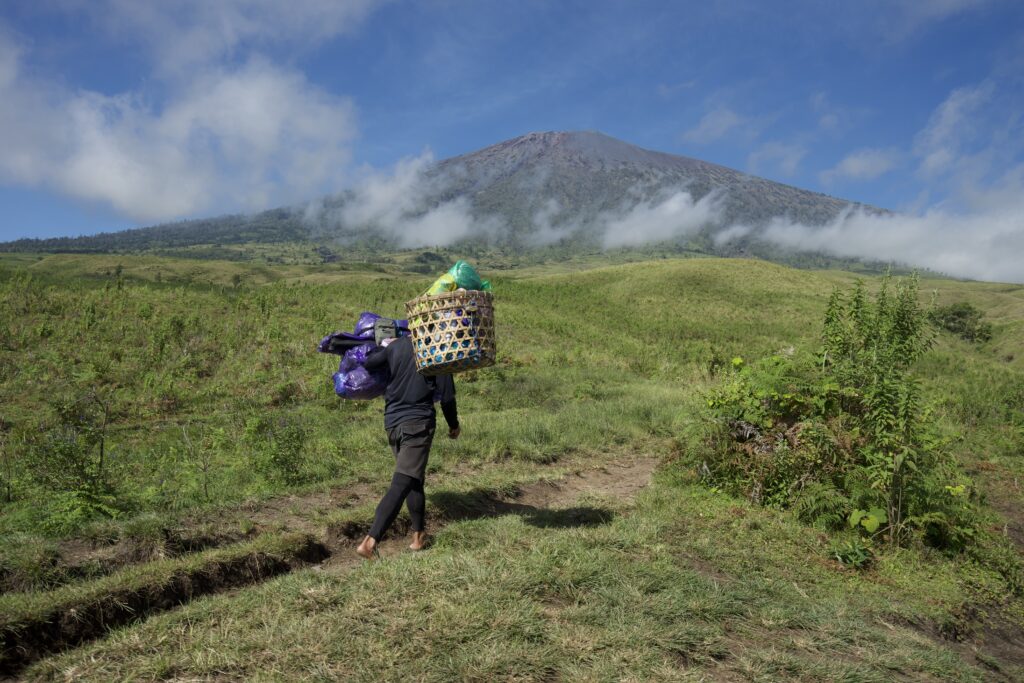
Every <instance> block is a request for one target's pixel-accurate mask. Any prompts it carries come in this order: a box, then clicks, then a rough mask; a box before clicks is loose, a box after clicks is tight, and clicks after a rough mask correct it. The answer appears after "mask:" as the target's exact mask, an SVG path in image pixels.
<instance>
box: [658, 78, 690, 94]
mask: <svg viewBox="0 0 1024 683" xmlns="http://www.w3.org/2000/svg"><path fill="white" fill-rule="evenodd" d="M695 85H697V79H695V78H694V79H691V80H689V81H680V82H678V83H659V84H658V94H659V95H661V96H662V97H672V96H673V95H676V94H678V93H680V92H682V91H683V90H689V89H690V88H692V87H694V86H695Z"/></svg>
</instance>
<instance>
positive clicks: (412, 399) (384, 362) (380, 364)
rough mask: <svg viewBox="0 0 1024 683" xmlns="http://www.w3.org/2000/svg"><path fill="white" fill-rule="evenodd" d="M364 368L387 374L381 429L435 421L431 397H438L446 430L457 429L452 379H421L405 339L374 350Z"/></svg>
mask: <svg viewBox="0 0 1024 683" xmlns="http://www.w3.org/2000/svg"><path fill="white" fill-rule="evenodd" d="M364 367H365V368H366V369H367V370H369V371H371V372H373V371H376V370H384V369H387V371H388V386H387V389H386V390H385V391H384V428H385V429H391V428H392V427H395V426H397V425H399V424H401V423H403V422H408V421H410V420H429V421H436V420H437V412H436V411H435V410H434V395H435V393H436V394H439V395H440V396H439V402H440V404H441V412H442V413H443V414H444V419H445V421H446V422H447V423H448V428H449V429H458V427H459V414H458V408H457V407H456V404H455V380H453V379H452V377H451V375H439V376H437V377H424V376H423V375H421V374H420V373H418V372H416V358H415V357H414V351H413V348H412V340H411V339H410V338H409V337H399V338H398V339H396V340H395V341H393V342H391V343H390V344H388V346H386V347H380V348H377V349H374V350H373V351H371V352H370V354H369V355H368V356H367V357H366V363H364Z"/></svg>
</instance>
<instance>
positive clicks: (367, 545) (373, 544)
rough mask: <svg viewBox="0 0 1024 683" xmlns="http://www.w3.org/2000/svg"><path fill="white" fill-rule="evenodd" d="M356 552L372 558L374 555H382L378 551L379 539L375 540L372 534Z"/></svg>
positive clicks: (368, 558)
mask: <svg viewBox="0 0 1024 683" xmlns="http://www.w3.org/2000/svg"><path fill="white" fill-rule="evenodd" d="M356 554H357V555H359V556H360V557H363V558H366V559H367V560H372V559H373V558H374V557H378V558H379V557H380V554H379V553H378V552H377V541H375V540H373V538H371V537H370V536H367V537H366V538H364V539H363V542H362V543H360V544H359V546H358V547H357V548H356Z"/></svg>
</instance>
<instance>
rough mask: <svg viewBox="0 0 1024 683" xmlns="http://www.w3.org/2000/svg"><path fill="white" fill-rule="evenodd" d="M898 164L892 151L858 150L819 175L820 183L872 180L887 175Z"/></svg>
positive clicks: (896, 154)
mask: <svg viewBox="0 0 1024 683" xmlns="http://www.w3.org/2000/svg"><path fill="white" fill-rule="evenodd" d="M898 162H899V152H898V151H897V150H894V149H871V148H869V149H859V150H857V151H855V152H851V153H850V154H848V155H846V157H844V158H843V160H842V161H840V162H839V163H838V164H836V166H835V167H834V168H831V169H829V170H827V171H823V172H822V173H821V181H822V182H823V183H825V184H826V185H830V184H832V183H833V182H835V181H837V180H845V179H850V180H873V179H875V178H877V177H879V176H881V175H884V174H885V173H888V172H889V171H890V170H892V168H893V167H894V166H895V165H896V164H897V163H898Z"/></svg>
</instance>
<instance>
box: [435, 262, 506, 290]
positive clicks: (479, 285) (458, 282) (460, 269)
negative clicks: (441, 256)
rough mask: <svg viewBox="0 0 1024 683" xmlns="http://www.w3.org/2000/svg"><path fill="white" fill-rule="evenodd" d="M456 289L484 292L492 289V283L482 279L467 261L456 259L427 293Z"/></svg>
mask: <svg viewBox="0 0 1024 683" xmlns="http://www.w3.org/2000/svg"><path fill="white" fill-rule="evenodd" d="M456 289H471V290H480V291H484V292H489V291H491V283H490V282H488V281H487V280H481V279H480V275H479V273H477V272H476V270H475V269H474V268H473V266H471V265H469V263H467V262H466V261H456V262H455V265H454V266H452V267H451V268H449V269H448V272H447V273H445V274H444V275H442V276H441V277H439V278H437V280H435V281H434V284H432V285H430V289H428V290H427V294H443V293H444V292H454V291H455V290H456Z"/></svg>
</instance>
